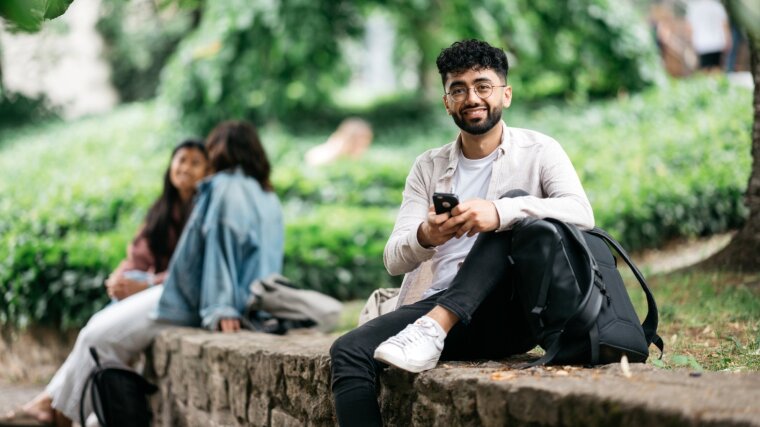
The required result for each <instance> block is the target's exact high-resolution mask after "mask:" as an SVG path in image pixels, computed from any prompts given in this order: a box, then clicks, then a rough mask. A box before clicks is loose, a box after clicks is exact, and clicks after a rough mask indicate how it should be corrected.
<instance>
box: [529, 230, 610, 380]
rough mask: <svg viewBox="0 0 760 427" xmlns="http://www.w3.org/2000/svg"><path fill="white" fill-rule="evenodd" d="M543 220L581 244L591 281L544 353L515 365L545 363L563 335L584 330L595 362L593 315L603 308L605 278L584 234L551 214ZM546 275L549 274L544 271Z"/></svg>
mask: <svg viewBox="0 0 760 427" xmlns="http://www.w3.org/2000/svg"><path fill="white" fill-rule="evenodd" d="M546 221H549V222H551V223H552V224H553V225H554V226H555V227H557V228H562V229H563V230H565V231H566V232H567V234H568V235H569V236H571V237H572V240H573V241H574V242H575V243H576V244H578V245H579V246H580V247H581V249H582V250H581V252H582V254H583V255H584V257H585V258H586V260H587V261H588V263H589V266H590V267H591V283H590V284H589V286H588V289H587V290H586V293H585V294H584V296H583V298H582V299H581V302H580V304H579V306H578V309H577V310H576V311H575V313H573V315H572V316H570V317H569V318H568V320H567V321H566V322H565V324H564V325H563V327H562V330H561V331H560V333H559V336H558V337H557V338H556V339H555V340H554V342H553V343H552V345H551V346H549V348H548V349H546V352H545V353H544V355H543V356H542V357H541V358H540V359H538V360H536V361H533V362H530V363H527V364H523V365H520V366H518V367H519V368H520V369H523V368H529V367H532V366H538V365H546V364H548V363H550V362H551V361H552V360H553V359H554V358H555V357H556V356H557V354H558V353H559V351H560V349H561V347H562V342H563V338H564V337H567V336H570V337H576V336H579V335H586V334H588V335H589V337H590V339H591V347H592V351H591V353H592V356H593V355H596V360H595V361H594V362H598V357H599V356H598V355H599V337H598V334H596V335H595V334H594V332H597V331H596V319H597V317H598V316H599V311H600V310H601V308H602V300H603V296H604V295H606V292H607V291H606V289H605V287H604V282H602V280H601V274H600V273H599V267H598V265H597V263H596V259H595V258H594V255H593V254H592V253H591V249H589V247H588V245H587V244H586V240H585V239H584V238H583V236H582V235H581V234H580V231H578V229H577V228H576V227H575V226H571V225H569V224H566V223H564V222H562V221H559V220H555V219H551V218H547V219H546ZM547 275H549V274H548V273H547ZM546 282H547V281H546V280H543V281H542V283H541V285H542V288H543V286H544V285H546V286H547V288H548V283H546ZM542 291H544V290H543V289H541V290H539V292H540V294H541V293H543V292H542ZM547 292H548V290H547ZM534 310H535V309H534ZM592 329H593V330H594V331H593V332H591V330H592ZM594 338H596V340H595V341H596V342H594Z"/></svg>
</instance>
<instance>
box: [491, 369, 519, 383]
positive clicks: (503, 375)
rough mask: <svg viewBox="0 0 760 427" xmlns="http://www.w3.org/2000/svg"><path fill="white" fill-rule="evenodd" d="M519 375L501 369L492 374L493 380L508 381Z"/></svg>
mask: <svg viewBox="0 0 760 427" xmlns="http://www.w3.org/2000/svg"><path fill="white" fill-rule="evenodd" d="M516 377H517V375H516V374H515V373H514V372H510V371H499V372H494V373H493V374H491V380H493V381H507V380H511V379H514V378H516Z"/></svg>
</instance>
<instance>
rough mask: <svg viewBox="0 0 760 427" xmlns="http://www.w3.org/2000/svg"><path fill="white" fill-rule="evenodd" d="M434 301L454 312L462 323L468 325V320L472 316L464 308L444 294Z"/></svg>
mask: <svg viewBox="0 0 760 427" xmlns="http://www.w3.org/2000/svg"><path fill="white" fill-rule="evenodd" d="M435 303H436V304H437V305H440V306H441V307H443V308H445V309H447V310H449V311H450V312H452V313H454V314H455V315H456V316H457V317H458V318H459V321H460V322H462V323H464V324H465V325H468V324H469V323H470V320H472V316H471V315H470V313H468V312H467V311H466V310H464V309H463V308H462V306H460V305H459V304H457V303H456V302H454V301H451V300H449V299H447V298H446V295H444V296H442V297H441V298H440V299H438V301H436V302H435Z"/></svg>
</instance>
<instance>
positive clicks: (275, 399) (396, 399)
mask: <svg viewBox="0 0 760 427" xmlns="http://www.w3.org/2000/svg"><path fill="white" fill-rule="evenodd" d="M333 340H334V337H330V336H324V335H319V334H316V333H296V334H293V333H291V334H289V335H288V336H285V337H279V336H273V335H266V334H254V333H250V332H242V333H238V334H230V335H226V334H212V333H208V332H204V331H201V330H197V329H182V328H177V329H171V330H168V331H166V332H164V333H163V334H162V335H161V336H160V337H159V338H158V339H157V340H156V343H155V344H154V346H153V347H152V349H151V352H150V357H149V368H152V370H153V371H154V372H153V373H152V374H151V375H152V377H153V378H152V379H153V380H154V381H156V382H157V383H158V384H159V386H160V393H158V394H157V395H156V396H155V397H154V399H153V404H154V408H155V410H156V415H157V418H156V420H157V423H156V424H157V425H163V426H174V425H178V426H222V425H224V426H327V425H329V426H332V425H335V418H334V410H333V405H332V400H331V396H330V387H329V384H330V383H329V381H330V361H329V357H328V349H329V347H330V345H331V343H332V341H333ZM516 362H518V360H511V361H503V362H484V363H465V362H453V363H442V364H439V366H438V367H437V368H436V369H433V370H431V371H428V372H425V373H423V374H419V375H415V374H409V373H406V372H403V371H400V370H398V369H390V370H388V371H387V372H385V373H384V374H383V375H382V376H381V389H380V399H381V408H382V412H383V415H384V418H385V422H386V424H387V425H391V426H459V425H461V426H480V425H482V426H504V425H526V426H528V425H530V426H612V425H614V426H642V425H661V426H673V425H688V426H760V405H758V402H760V387H759V385H760V373H745V374H734V373H712V372H709V373H694V372H689V371H686V370H683V371H665V370H660V369H656V368H653V367H651V366H649V365H632V366H631V374H630V377H627V376H626V375H624V374H623V372H622V370H621V368H620V365H618V364H614V365H608V366H605V367H602V368H597V369H583V368H578V367H549V368H532V369H527V370H522V371H517V370H514V369H511V367H512V365H513V364H514V363H516Z"/></svg>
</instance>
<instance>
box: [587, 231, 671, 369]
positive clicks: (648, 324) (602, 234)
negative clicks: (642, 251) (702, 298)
mask: <svg viewBox="0 0 760 427" xmlns="http://www.w3.org/2000/svg"><path fill="white" fill-rule="evenodd" d="M588 233H590V234H592V235H594V236H597V237H599V238H601V239H602V240H604V241H605V242H606V243H607V244H609V245H610V246H612V247H613V248H615V251H617V253H618V254H619V255H620V257H621V258H623V260H624V261H625V263H626V264H628V267H629V268H630V269H631V271H632V272H633V275H634V276H635V277H636V280H638V282H639V284H640V285H641V289H643V290H644V294H645V295H646V298H647V317H646V318H645V319H644V322H643V323H642V324H641V328H642V329H644V337H645V338H646V341H647V344H654V345H655V346H657V348H658V349H659V350H660V359H662V355H663V353H664V349H665V345H664V343H663V341H662V338H660V336H659V335H657V323H658V315H657V304H656V303H655V301H654V296H653V295H652V291H651V290H650V289H649V285H647V282H646V280H645V279H644V275H643V274H641V271H639V269H638V268H637V267H636V265H635V264H634V263H633V261H631V258H630V257H629V256H628V253H627V252H626V251H625V249H623V247H622V246H621V245H620V243H618V242H617V241H616V240H615V239H613V238H612V236H610V235H609V234H607V232H606V231H604V230H602V229H601V228H598V227H594V228H593V229H591V230H588Z"/></svg>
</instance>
